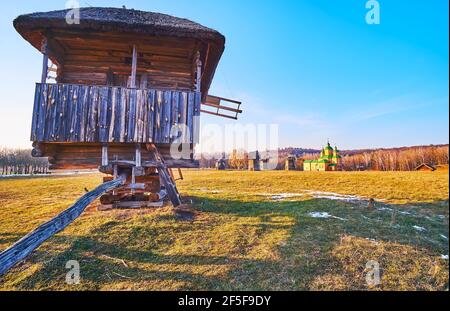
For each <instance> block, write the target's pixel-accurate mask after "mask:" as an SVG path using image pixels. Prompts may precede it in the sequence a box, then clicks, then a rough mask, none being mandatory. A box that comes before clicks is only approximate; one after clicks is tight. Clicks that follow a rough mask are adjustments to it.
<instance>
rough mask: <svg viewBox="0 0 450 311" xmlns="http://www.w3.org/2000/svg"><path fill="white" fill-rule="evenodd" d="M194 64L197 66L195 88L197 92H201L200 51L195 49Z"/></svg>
mask: <svg viewBox="0 0 450 311" xmlns="http://www.w3.org/2000/svg"><path fill="white" fill-rule="evenodd" d="M195 65H196V67H197V70H196V78H195V90H196V91H197V92H201V87H202V61H201V60H200V52H199V51H197V54H196V57H195Z"/></svg>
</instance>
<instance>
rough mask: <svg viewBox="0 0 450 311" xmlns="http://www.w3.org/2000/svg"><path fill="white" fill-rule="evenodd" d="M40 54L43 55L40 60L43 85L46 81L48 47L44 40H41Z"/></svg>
mask: <svg viewBox="0 0 450 311" xmlns="http://www.w3.org/2000/svg"><path fill="white" fill-rule="evenodd" d="M41 52H42V54H43V55H44V56H43V59H42V75H41V83H45V82H46V81H47V74H48V46H47V39H46V38H44V39H43V40H42V44H41Z"/></svg>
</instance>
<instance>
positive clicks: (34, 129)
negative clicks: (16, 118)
mask: <svg viewBox="0 0 450 311" xmlns="http://www.w3.org/2000/svg"><path fill="white" fill-rule="evenodd" d="M41 94H42V91H41V84H39V83H36V87H35V90H34V104H33V116H32V119H31V136H30V140H31V141H36V140H37V137H38V133H37V127H38V120H39V102H40V100H41Z"/></svg>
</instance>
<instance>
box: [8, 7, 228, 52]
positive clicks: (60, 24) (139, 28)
mask: <svg viewBox="0 0 450 311" xmlns="http://www.w3.org/2000/svg"><path fill="white" fill-rule="evenodd" d="M68 12H69V9H66V10H58V11H50V12H38V13H31V14H25V15H20V16H19V17H17V18H16V19H15V20H14V27H15V28H16V29H17V31H19V33H22V32H25V31H32V30H34V29H42V28H50V29H51V28H68V29H89V30H91V31H113V32H136V33H143V34H149V35H163V36H175V37H187V38H197V39H209V40H214V41H216V42H217V43H219V44H222V45H223V44H224V43H225V37H224V36H223V35H221V34H220V33H219V32H218V31H216V30H214V29H211V28H208V27H205V26H202V25H200V24H198V23H195V22H193V21H190V20H188V19H185V18H179V17H174V16H170V15H167V14H161V13H154V12H144V11H139V10H134V9H121V8H100V7H87V8H80V23H79V24H68V23H66V15H67V13H68Z"/></svg>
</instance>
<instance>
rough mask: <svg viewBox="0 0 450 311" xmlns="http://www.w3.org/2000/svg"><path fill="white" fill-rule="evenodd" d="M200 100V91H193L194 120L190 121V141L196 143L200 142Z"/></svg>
mask: <svg viewBox="0 0 450 311" xmlns="http://www.w3.org/2000/svg"><path fill="white" fill-rule="evenodd" d="M201 101H202V94H201V93H200V92H195V93H194V120H193V123H192V142H193V143H194V144H198V143H199V142H200V105H201Z"/></svg>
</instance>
